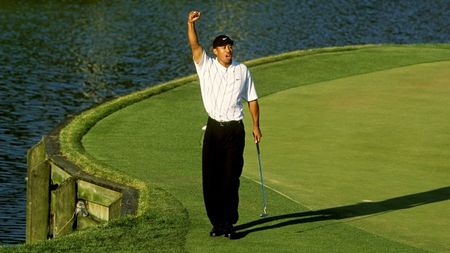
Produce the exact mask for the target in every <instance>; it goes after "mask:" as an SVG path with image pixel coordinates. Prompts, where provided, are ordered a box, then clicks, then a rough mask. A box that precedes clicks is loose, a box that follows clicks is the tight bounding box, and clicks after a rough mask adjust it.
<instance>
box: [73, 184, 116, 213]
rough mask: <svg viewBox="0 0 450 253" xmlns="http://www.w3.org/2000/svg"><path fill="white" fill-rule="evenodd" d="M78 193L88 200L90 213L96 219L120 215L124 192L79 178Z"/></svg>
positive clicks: (81, 197)
mask: <svg viewBox="0 0 450 253" xmlns="http://www.w3.org/2000/svg"><path fill="white" fill-rule="evenodd" d="M77 194H78V198H79V199H83V200H86V203H87V209H88V211H89V215H90V216H93V218H94V219H98V220H101V221H108V220H110V219H112V218H116V217H119V216H120V208H121V206H120V203H121V199H122V193H120V192H117V191H113V190H111V189H108V188H105V187H101V186H98V185H95V184H92V183H89V182H86V181H82V180H79V181H78V193H77ZM111 212H112V213H111Z"/></svg>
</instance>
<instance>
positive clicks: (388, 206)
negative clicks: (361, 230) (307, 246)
mask: <svg viewBox="0 0 450 253" xmlns="http://www.w3.org/2000/svg"><path fill="white" fill-rule="evenodd" d="M449 199H450V186H448V187H443V188H439V189H435V190H431V191H426V192H420V193H415V194H410V195H405V196H401V197H396V198H392V199H387V200H383V201H379V202H368V203H367V202H363V203H357V204H354V205H347V206H339V207H333V208H327V209H322V210H317V211H305V212H298V213H290V214H284V215H277V216H272V217H270V216H269V217H266V218H262V219H259V220H255V221H251V222H248V223H244V224H241V225H238V226H236V227H235V229H236V234H235V236H234V239H240V238H243V237H245V236H246V235H248V234H250V233H253V232H258V231H264V230H269V229H275V228H281V227H286V226H290V225H296V224H302V223H310V222H318V221H325V220H341V219H347V218H355V217H362V216H366V215H375V214H382V213H386V212H390V211H396V210H401V209H407V208H413V207H416V206H421V205H426V204H430V203H435V202H440V201H445V200H449ZM274 222H278V223H276V224H272V223H274ZM267 223H271V224H267ZM264 224H266V225H264ZM260 225H264V226H260Z"/></svg>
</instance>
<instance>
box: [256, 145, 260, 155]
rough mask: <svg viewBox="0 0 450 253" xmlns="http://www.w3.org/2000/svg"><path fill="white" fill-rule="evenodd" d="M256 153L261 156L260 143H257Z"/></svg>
mask: <svg viewBox="0 0 450 253" xmlns="http://www.w3.org/2000/svg"><path fill="white" fill-rule="evenodd" d="M256 152H258V155H259V154H260V152H259V143H256Z"/></svg>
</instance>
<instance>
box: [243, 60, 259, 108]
mask: <svg viewBox="0 0 450 253" xmlns="http://www.w3.org/2000/svg"><path fill="white" fill-rule="evenodd" d="M244 87H245V89H244V90H243V92H244V94H243V98H244V99H245V100H246V101H249V102H250V101H253V100H256V99H258V94H257V93H256V88H255V83H254V82H253V78H252V75H251V74H250V71H249V70H248V68H246V80H245V86H244Z"/></svg>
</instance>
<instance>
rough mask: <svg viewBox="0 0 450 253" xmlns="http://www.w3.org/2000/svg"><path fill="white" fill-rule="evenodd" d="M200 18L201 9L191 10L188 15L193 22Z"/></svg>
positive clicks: (189, 21)
mask: <svg viewBox="0 0 450 253" xmlns="http://www.w3.org/2000/svg"><path fill="white" fill-rule="evenodd" d="M199 18H200V12H199V11H191V12H189V16H188V23H193V22H195V21H197V20H198V19H199Z"/></svg>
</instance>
